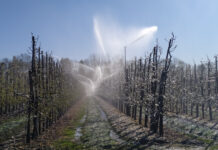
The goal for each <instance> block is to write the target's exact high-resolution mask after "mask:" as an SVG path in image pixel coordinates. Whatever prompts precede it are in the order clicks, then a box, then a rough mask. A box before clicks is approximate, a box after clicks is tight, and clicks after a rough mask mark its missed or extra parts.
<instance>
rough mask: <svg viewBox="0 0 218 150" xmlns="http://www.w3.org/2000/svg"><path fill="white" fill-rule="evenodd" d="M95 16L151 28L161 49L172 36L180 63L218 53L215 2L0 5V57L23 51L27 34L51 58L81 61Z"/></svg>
mask: <svg viewBox="0 0 218 150" xmlns="http://www.w3.org/2000/svg"><path fill="white" fill-rule="evenodd" d="M95 15H98V16H101V17H104V18H107V17H108V18H113V19H114V20H116V22H117V23H119V24H120V25H121V26H122V27H128V26H130V27H134V26H140V27H143V26H153V25H156V26H158V32H157V33H156V38H158V39H159V42H160V44H161V46H162V47H163V48H166V45H167V43H166V42H165V40H164V39H166V38H168V37H169V36H170V33H171V32H174V33H175V35H176V37H177V41H176V43H177V45H178V48H177V49H176V51H175V52H174V56H175V57H178V58H180V59H182V60H184V61H186V62H190V63H193V60H195V61H196V62H199V61H200V60H201V59H202V58H203V59H204V60H206V58H207V55H208V56H209V57H211V58H213V56H214V55H215V54H218V1H216V0H150V1H148V0H64V1H63V0H0V52H1V53H0V58H4V57H12V56H13V55H19V54H20V53H24V52H27V50H28V47H30V44H31V43H30V42H31V41H30V37H31V32H33V33H34V34H35V35H39V37H40V39H39V41H40V43H41V46H42V49H45V50H47V51H52V52H53V54H54V55H55V56H58V57H69V58H72V59H81V58H86V57H88V56H89V55H90V54H91V53H93V52H94V49H93V48H94V47H95V46H94V44H95V38H94V32H93V16H95Z"/></svg>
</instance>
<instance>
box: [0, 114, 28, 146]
mask: <svg viewBox="0 0 218 150" xmlns="http://www.w3.org/2000/svg"><path fill="white" fill-rule="evenodd" d="M25 123H26V117H16V118H11V119H9V120H7V121H5V122H2V123H1V124H0V135H1V136H0V142H3V141H5V140H7V139H9V138H11V136H14V135H17V134H19V133H20V132H21V131H22V130H24V127H25Z"/></svg>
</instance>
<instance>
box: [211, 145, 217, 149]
mask: <svg viewBox="0 0 218 150" xmlns="http://www.w3.org/2000/svg"><path fill="white" fill-rule="evenodd" d="M217 149H218V145H213V146H211V147H209V150H217Z"/></svg>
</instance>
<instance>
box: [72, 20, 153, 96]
mask: <svg viewBox="0 0 218 150" xmlns="http://www.w3.org/2000/svg"><path fill="white" fill-rule="evenodd" d="M93 31H94V35H95V38H96V44H97V47H98V55H99V56H100V57H102V58H106V57H108V56H109V58H112V59H111V60H112V61H111V63H110V64H107V66H103V65H102V64H100V65H99V66H95V68H92V67H90V66H88V65H85V64H81V63H77V62H74V63H73V66H74V67H73V68H74V69H73V74H74V75H75V77H76V78H77V80H78V81H79V82H80V83H81V84H82V85H84V87H85V89H86V93H87V95H93V94H94V93H95V91H96V89H97V88H98V87H99V85H100V84H101V83H102V82H103V81H105V80H107V79H109V78H111V77H113V76H115V75H117V73H119V72H120V70H122V69H123V66H122V65H123V64H122V63H120V61H119V60H120V59H119V58H123V56H124V46H125V47H127V58H131V57H135V56H144V54H145V51H146V49H147V50H148V47H149V44H151V42H152V40H153V38H154V35H155V33H156V31H157V26H151V27H121V26H120V25H118V24H116V23H115V22H113V21H111V22H109V21H107V20H105V19H102V18H99V17H94V18H93ZM115 58H117V59H115ZM118 62H119V63H118Z"/></svg>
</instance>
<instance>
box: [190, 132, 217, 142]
mask: <svg viewBox="0 0 218 150" xmlns="http://www.w3.org/2000/svg"><path fill="white" fill-rule="evenodd" d="M186 135H187V136H189V137H190V138H194V139H196V140H198V141H201V142H203V143H205V144H210V143H211V142H213V140H211V139H205V138H202V137H199V136H195V135H193V134H186Z"/></svg>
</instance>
